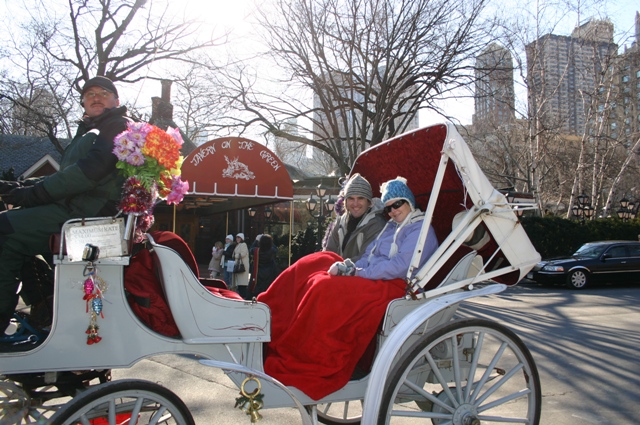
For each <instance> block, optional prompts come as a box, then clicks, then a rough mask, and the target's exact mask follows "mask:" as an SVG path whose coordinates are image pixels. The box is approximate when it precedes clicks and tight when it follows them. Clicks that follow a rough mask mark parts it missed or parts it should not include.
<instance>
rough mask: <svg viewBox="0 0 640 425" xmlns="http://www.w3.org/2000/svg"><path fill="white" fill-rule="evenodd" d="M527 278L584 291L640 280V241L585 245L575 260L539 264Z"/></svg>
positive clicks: (545, 261) (548, 261) (550, 260)
mask: <svg viewBox="0 0 640 425" xmlns="http://www.w3.org/2000/svg"><path fill="white" fill-rule="evenodd" d="M527 278H528V279H531V280H534V281H536V282H538V283H542V284H566V285H567V286H569V287H570V288H574V289H582V288H584V287H585V286H587V285H588V284H590V283H617V282H629V281H636V282H638V281H640V242H633V241H600V242H589V243H586V244H584V245H582V246H581V247H580V248H579V249H578V250H577V251H576V252H575V253H573V255H572V256H571V257H564V258H553V259H549V260H544V261H542V262H540V263H538V264H537V265H536V266H535V267H534V268H533V270H531V272H529V274H527Z"/></svg>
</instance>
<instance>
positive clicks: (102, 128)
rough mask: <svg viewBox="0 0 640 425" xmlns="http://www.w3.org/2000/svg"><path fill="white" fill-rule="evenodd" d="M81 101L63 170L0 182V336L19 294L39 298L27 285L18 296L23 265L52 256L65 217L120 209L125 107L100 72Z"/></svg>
mask: <svg viewBox="0 0 640 425" xmlns="http://www.w3.org/2000/svg"><path fill="white" fill-rule="evenodd" d="M80 104H81V105H82V107H83V108H84V116H83V117H82V120H81V121H80V122H79V126H78V130H77V132H76V135H75V137H74V138H73V140H72V141H71V143H70V144H69V146H67V148H66V149H65V151H64V153H63V155H62V160H61V162H60V170H59V171H57V172H56V173H54V174H52V175H50V176H47V177H44V178H41V179H35V180H28V181H25V182H9V181H0V196H1V197H2V200H3V201H4V203H5V204H6V205H12V206H13V209H10V210H7V211H3V212H1V213H0V336H2V334H4V331H5V330H6V328H7V326H8V324H9V321H10V319H11V317H12V315H13V312H14V311H15V308H16V306H17V304H18V296H19V295H21V296H22V298H23V301H24V302H25V303H26V304H27V305H34V304H35V303H36V302H39V301H41V300H35V299H29V298H32V297H33V291H30V290H29V288H25V287H23V289H22V290H21V292H20V294H17V290H18V288H19V283H20V281H21V280H22V277H21V269H22V266H23V264H24V263H25V262H26V261H29V260H30V259H31V258H33V257H34V256H35V255H39V254H41V255H47V254H49V255H50V250H49V237H50V236H51V235H52V234H54V233H58V232H60V229H61V226H62V224H63V223H64V222H65V221H67V220H69V219H73V218H83V217H101V216H111V215H115V213H116V212H117V204H118V201H119V200H120V195H121V189H122V185H123V183H124V177H121V176H120V175H119V174H118V170H117V169H116V163H117V161H118V159H117V158H116V156H115V155H114V154H113V153H112V151H113V139H114V137H115V136H116V135H118V134H119V133H121V132H123V131H124V130H126V128H127V122H129V121H130V118H127V117H126V116H125V114H126V112H127V109H126V107H124V106H123V107H121V106H120V100H119V98H118V90H117V89H116V87H115V85H114V84H113V82H112V81H111V80H109V79H108V78H106V77H101V76H98V77H94V78H91V79H90V80H89V81H87V82H86V84H85V85H84V87H83V89H82V98H81V102H80ZM17 207H19V208H17ZM23 284H24V283H23ZM30 295H31V296H30Z"/></svg>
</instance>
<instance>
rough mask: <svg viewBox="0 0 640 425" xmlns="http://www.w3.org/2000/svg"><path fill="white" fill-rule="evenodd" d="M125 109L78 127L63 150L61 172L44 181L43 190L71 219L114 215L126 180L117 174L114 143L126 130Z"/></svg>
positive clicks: (119, 109)
mask: <svg viewBox="0 0 640 425" xmlns="http://www.w3.org/2000/svg"><path fill="white" fill-rule="evenodd" d="M126 113H127V108H126V107H124V106H123V107H119V108H113V109H110V110H107V111H105V112H104V113H103V114H101V115H99V116H97V117H94V118H85V119H83V120H82V121H80V123H79V127H78V131H77V132H76V135H75V137H74V138H73V140H72V141H71V143H70V144H69V146H67V148H66V149H65V151H64V153H63V155H62V159H61V161H60V170H59V171H57V172H56V173H54V174H52V175H50V176H48V177H45V178H44V180H43V184H44V188H45V189H46V190H47V193H48V194H49V195H50V196H51V198H53V200H54V201H55V202H57V203H59V204H62V205H64V206H65V207H66V208H68V209H69V211H70V212H72V213H73V214H74V215H78V216H85V217H89V216H96V215H97V216H100V215H113V214H115V213H116V212H117V208H116V206H117V203H118V201H119V200H120V197H121V192H122V185H123V183H124V180H125V178H124V177H123V176H120V175H119V174H118V170H117V169H116V163H117V162H118V158H117V157H116V156H115V155H114V154H113V139H114V138H115V136H117V135H118V134H120V133H121V132H123V131H124V130H126V128H127V122H129V120H130V119H129V118H127V117H125V114H126Z"/></svg>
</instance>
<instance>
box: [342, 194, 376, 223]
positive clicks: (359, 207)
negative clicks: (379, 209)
mask: <svg viewBox="0 0 640 425" xmlns="http://www.w3.org/2000/svg"><path fill="white" fill-rule="evenodd" d="M370 206H371V201H369V200H368V199H367V198H365V197H364V196H349V197H348V198H347V211H349V213H350V214H351V216H352V217H354V218H360V217H362V215H363V214H364V213H366V212H367V210H368V209H369V207H370Z"/></svg>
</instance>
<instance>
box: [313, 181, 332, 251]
mask: <svg viewBox="0 0 640 425" xmlns="http://www.w3.org/2000/svg"><path fill="white" fill-rule="evenodd" d="M326 194H327V189H325V188H324V187H322V185H321V184H319V185H318V187H317V188H316V195H317V196H318V199H319V200H318V201H316V200H315V198H314V197H313V193H312V194H311V195H310V196H309V199H308V200H307V210H308V211H309V213H310V214H311V216H312V217H315V218H317V219H318V246H321V245H322V236H323V235H322V222H323V221H324V218H325V214H326V213H325V208H326V211H327V212H328V213H329V215H330V214H331V213H332V212H333V209H334V207H335V201H334V200H333V199H331V195H329V199H327V201H326V202H325V201H324V197H325V195H326ZM318 204H320V211H319V213H318V215H314V214H313V212H314V211H315V209H316V206H317V205H318Z"/></svg>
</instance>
